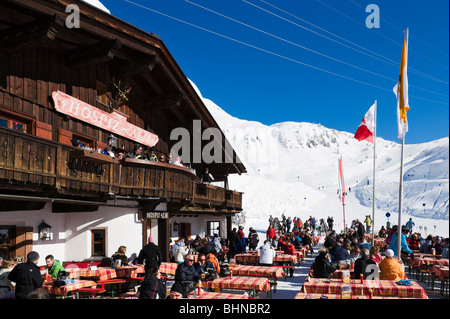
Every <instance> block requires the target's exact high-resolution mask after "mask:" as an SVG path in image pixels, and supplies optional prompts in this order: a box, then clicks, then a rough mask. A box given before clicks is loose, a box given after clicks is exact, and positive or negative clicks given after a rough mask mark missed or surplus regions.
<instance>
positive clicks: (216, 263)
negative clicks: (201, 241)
mask: <svg viewBox="0 0 450 319" xmlns="http://www.w3.org/2000/svg"><path fill="white" fill-rule="evenodd" d="M216 255H217V253H216V252H215V251H214V250H211V251H210V252H209V253H208V254H206V259H207V260H209V261H210V262H211V264H213V266H214V269H215V270H216V272H217V273H218V274H220V265H219V259H217V256H216Z"/></svg>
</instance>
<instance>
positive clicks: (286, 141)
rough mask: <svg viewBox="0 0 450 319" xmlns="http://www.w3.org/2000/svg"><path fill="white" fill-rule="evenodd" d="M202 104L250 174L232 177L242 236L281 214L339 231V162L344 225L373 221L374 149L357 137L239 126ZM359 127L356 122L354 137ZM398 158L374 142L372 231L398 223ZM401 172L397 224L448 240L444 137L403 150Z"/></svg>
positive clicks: (397, 150) (389, 146)
mask: <svg viewBox="0 0 450 319" xmlns="http://www.w3.org/2000/svg"><path fill="white" fill-rule="evenodd" d="M193 86H194V87H195V88H196V86H195V84H193ZM196 89H197V91H198V93H199V95H200V96H201V92H200V91H199V90H198V88H196ZM203 101H204V103H205V104H206V106H207V107H208V109H209V111H210V112H211V113H212V115H213V116H214V118H215V119H216V121H217V123H218V124H219V126H220V127H221V129H222V130H223V132H224V133H225V136H226V137H227V139H228V141H229V142H230V143H231V145H232V146H233V147H234V149H235V150H236V152H237V154H238V156H239V157H240V159H241V160H242V162H243V163H244V165H245V166H246V168H247V172H248V173H247V174H244V175H241V176H239V175H231V176H230V177H229V182H230V188H231V189H235V190H238V191H241V192H243V193H244V195H243V209H244V212H245V215H246V224H245V228H246V229H248V228H249V227H250V226H252V227H254V228H255V229H259V230H265V229H266V228H267V225H268V222H267V220H268V218H269V215H273V216H274V217H275V216H278V217H280V216H281V214H282V213H284V214H285V215H286V216H291V217H294V216H297V217H300V218H302V219H303V220H304V219H305V218H308V217H309V216H314V217H316V218H318V219H320V218H324V219H326V218H327V217H328V216H333V217H334V220H335V226H336V228H337V229H338V230H340V229H342V228H343V217H344V216H343V215H344V210H343V206H342V202H341V201H340V200H339V195H338V188H339V179H338V176H339V175H338V159H339V158H340V157H342V160H343V169H344V180H345V187H346V190H347V196H346V197H345V219H346V224H347V226H349V225H350V223H351V221H352V220H353V219H359V220H364V219H365V216H366V215H371V216H372V201H373V153H374V152H373V144H372V143H369V142H366V141H361V142H359V141H358V140H356V139H355V138H354V137H353V135H354V132H353V133H349V132H340V131H336V130H334V129H330V128H326V127H324V126H322V125H320V124H313V123H295V122H284V123H279V124H275V125H272V126H266V125H263V124H261V123H259V122H252V121H246V120H241V119H237V118H235V117H232V116H231V115H229V114H227V113H226V112H224V111H223V110H222V109H221V108H220V107H219V106H217V105H216V104H215V103H214V102H212V101H211V100H208V99H207V98H203ZM363 115H364V114H361V116H363ZM358 125H359V123H355V131H356V129H357V127H358ZM400 155H401V145H400V144H399V143H397V142H392V141H386V140H383V139H382V138H377V140H376V161H375V163H376V170H375V229H376V230H378V229H379V228H380V227H381V225H385V224H386V221H387V217H386V213H387V212H389V213H390V214H391V216H390V217H389V221H390V222H391V224H392V225H395V224H397V223H398V207H399V183H400ZM403 173H404V174H403V176H404V179H403V198H402V215H401V223H402V224H405V223H406V222H407V221H408V220H409V218H412V219H413V221H414V223H415V229H414V230H415V231H419V232H421V233H422V234H423V235H425V234H433V235H440V236H445V237H448V234H449V175H448V174H449V139H448V137H447V138H443V139H440V140H436V141H432V142H429V143H422V144H411V145H410V144H406V145H405V148H404V167H403ZM349 187H350V188H351V191H349V189H348V188H349Z"/></svg>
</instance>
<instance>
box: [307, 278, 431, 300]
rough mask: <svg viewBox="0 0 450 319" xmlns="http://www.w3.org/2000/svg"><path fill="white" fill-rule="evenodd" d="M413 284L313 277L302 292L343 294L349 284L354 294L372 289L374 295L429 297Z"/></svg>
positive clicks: (415, 283) (366, 292) (360, 293)
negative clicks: (346, 282)
mask: <svg viewBox="0 0 450 319" xmlns="http://www.w3.org/2000/svg"><path fill="white" fill-rule="evenodd" d="M411 283H412V285H411V286H403V285H399V284H397V283H396V282H395V281H393V280H364V283H363V284H361V280H360V279H351V280H350V283H349V284H344V283H343V282H342V280H341V279H323V278H311V281H308V280H306V281H305V282H304V283H303V286H302V288H301V291H300V292H304V293H320V294H339V295H340V294H341V293H342V286H345V285H349V286H350V288H351V293H352V294H353V295H369V289H372V293H373V295H374V296H394V297H408V298H420V299H428V296H427V294H426V292H425V290H424V289H423V288H422V287H421V286H420V285H419V284H418V283H417V282H415V281H411Z"/></svg>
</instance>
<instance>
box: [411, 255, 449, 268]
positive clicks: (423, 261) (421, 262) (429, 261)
mask: <svg viewBox="0 0 450 319" xmlns="http://www.w3.org/2000/svg"><path fill="white" fill-rule="evenodd" d="M412 264H413V265H414V266H418V267H422V266H433V265H440V266H448V265H449V264H448V259H436V258H431V257H423V258H420V257H415V258H414V259H413V260H412Z"/></svg>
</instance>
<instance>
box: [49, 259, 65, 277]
mask: <svg viewBox="0 0 450 319" xmlns="http://www.w3.org/2000/svg"><path fill="white" fill-rule="evenodd" d="M45 263H46V264H47V267H46V268H47V271H48V274H49V275H50V276H52V279H56V278H58V273H59V272H60V271H66V270H65V269H64V267H63V266H62V265H61V262H60V261H59V260H57V259H55V257H53V255H48V256H47V257H45Z"/></svg>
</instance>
